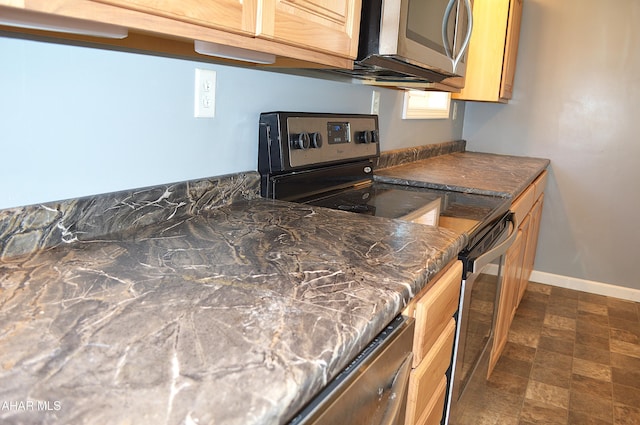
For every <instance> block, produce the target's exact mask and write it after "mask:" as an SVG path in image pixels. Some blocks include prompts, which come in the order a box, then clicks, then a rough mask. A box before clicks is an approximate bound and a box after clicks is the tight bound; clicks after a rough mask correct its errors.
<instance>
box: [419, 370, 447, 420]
mask: <svg viewBox="0 0 640 425" xmlns="http://www.w3.org/2000/svg"><path fill="white" fill-rule="evenodd" d="M446 394H447V378H446V377H444V376H443V377H442V379H441V380H440V383H439V384H438V387H437V388H436V390H435V393H434V395H433V397H431V400H430V401H429V404H428V405H427V407H426V408H425V409H424V413H423V414H422V416H421V417H420V418H419V419H418V421H417V422H416V425H440V422H441V421H442V412H444V400H445V396H446Z"/></svg>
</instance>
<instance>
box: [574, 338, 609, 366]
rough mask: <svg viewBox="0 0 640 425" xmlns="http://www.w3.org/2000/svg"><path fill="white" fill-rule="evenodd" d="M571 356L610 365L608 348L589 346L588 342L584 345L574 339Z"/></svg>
mask: <svg viewBox="0 0 640 425" xmlns="http://www.w3.org/2000/svg"><path fill="white" fill-rule="evenodd" d="M573 357H574V358H577V359H583V360H589V361H592V362H596V363H601V364H605V365H611V352H610V351H609V349H608V348H607V349H606V350H603V349H601V348H596V347H591V346H589V345H588V342H587V345H584V344H581V343H579V342H578V341H576V345H575V346H574V347H573Z"/></svg>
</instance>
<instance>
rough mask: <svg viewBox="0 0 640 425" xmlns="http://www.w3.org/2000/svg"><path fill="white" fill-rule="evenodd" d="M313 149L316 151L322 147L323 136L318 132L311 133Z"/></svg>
mask: <svg viewBox="0 0 640 425" xmlns="http://www.w3.org/2000/svg"><path fill="white" fill-rule="evenodd" d="M311 147H312V148H316V149H319V148H321V147H322V134H320V133H318V132H315V133H311Z"/></svg>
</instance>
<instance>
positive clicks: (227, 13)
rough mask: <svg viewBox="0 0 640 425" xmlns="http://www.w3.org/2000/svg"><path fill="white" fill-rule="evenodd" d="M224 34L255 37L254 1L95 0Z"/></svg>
mask: <svg viewBox="0 0 640 425" xmlns="http://www.w3.org/2000/svg"><path fill="white" fill-rule="evenodd" d="M94 1H97V2H100V3H107V4H112V5H115V6H119V7H122V8H127V9H132V10H137V11H140V12H145V13H149V14H153V15H158V16H163V17H167V18H171V19H175V20H179V21H184V22H189V23H192V24H197V25H201V26H205V27H210V28H216V29H221V30H225V31H230V32H235V33H240V34H246V35H255V33H256V20H257V18H256V15H257V0H242V1H238V0H203V1H198V0H183V1H172V0H94Z"/></svg>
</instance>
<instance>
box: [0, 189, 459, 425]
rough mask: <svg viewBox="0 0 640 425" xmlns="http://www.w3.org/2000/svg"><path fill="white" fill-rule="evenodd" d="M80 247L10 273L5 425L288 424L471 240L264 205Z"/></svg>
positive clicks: (2, 269)
mask: <svg viewBox="0 0 640 425" xmlns="http://www.w3.org/2000/svg"><path fill="white" fill-rule="evenodd" d="M167 193H168V192H167ZM165 195H166V194H165ZM165 195H163V196H165ZM167 197H169V195H166V196H165V198H167ZM149 205H150V207H155V205H153V203H150V204H149ZM172 205H173V204H172ZM176 205H177V204H176ZM59 227H60V226H59ZM62 230H63V235H64V234H68V233H69V231H68V230H67V228H65V227H62ZM65 232H66V233H65ZM67 242H70V243H66V244H63V245H60V246H55V247H51V248H45V249H40V250H37V251H35V252H32V253H28V254H23V255H17V256H15V257H11V256H8V257H7V256H6V255H5V256H4V257H3V258H2V262H0V344H1V345H0V420H1V422H2V423H3V424H18V423H40V424H59V423H83V424H100V425H105V424H136V425H143V424H158V423H163V424H213V423H216V424H242V425H247V424H277V423H283V422H284V421H286V420H287V419H289V418H290V417H291V416H292V415H293V414H294V413H295V412H296V411H297V410H298V409H300V408H301V407H302V406H303V405H304V404H305V403H306V402H307V401H309V400H310V399H311V398H312V397H313V395H314V394H315V393H316V392H317V391H319V390H320V389H321V388H322V387H323V386H324V385H325V384H326V383H327V381H328V380H329V379H330V378H331V377H332V376H334V375H335V374H336V373H337V372H339V371H340V370H341V369H342V368H343V367H344V366H345V365H346V364H347V363H348V362H349V360H350V359H351V358H352V357H353V356H355V355H356V354H357V353H358V352H359V351H360V350H361V349H362V348H363V347H364V346H365V345H366V344H367V343H368V342H369V341H370V340H371V339H372V338H373V337H374V336H375V335H376V334H377V333H378V332H379V331H380V330H381V329H383V328H384V326H385V325H386V324H387V323H388V322H389V321H391V320H392V319H393V318H394V317H395V316H396V315H397V314H398V313H399V312H400V311H401V310H402V308H403V307H404V306H405V305H406V304H407V302H408V301H409V300H410V299H411V298H412V297H413V296H414V295H415V294H416V293H417V292H418V291H419V290H420V289H421V288H423V287H424V286H425V285H427V284H428V281H429V279H430V278H431V277H432V276H433V275H434V274H435V273H436V272H437V271H438V270H440V269H441V268H442V267H443V266H444V265H445V264H447V263H448V262H449V261H450V260H452V259H454V258H456V255H457V252H458V251H459V250H460V249H461V248H462V247H463V246H464V243H465V236H464V235H457V234H455V233H453V232H449V231H447V230H444V229H439V228H435V227H430V226H422V225H417V224H411V223H406V222H400V221H390V220H385V219H378V218H376V217H363V216H359V215H356V214H352V213H347V212H340V211H332V210H327V209H323V208H313V207H308V206H303V205H297V204H291V203H286V202H278V201H269V200H264V199H255V200H249V201H241V202H234V203H231V204H230V205H224V206H221V207H219V208H216V209H214V210H209V211H203V212H201V213H200V214H197V215H191V216H180V217H179V216H175V217H173V216H171V217H169V218H168V219H165V220H163V221H161V222H158V223H154V224H149V225H145V226H142V227H136V228H134V229H133V230H131V231H128V232H126V233H110V234H108V235H106V236H102V237H100V238H95V239H91V240H73V241H67ZM8 403H13V404H11V405H10V404H8Z"/></svg>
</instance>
